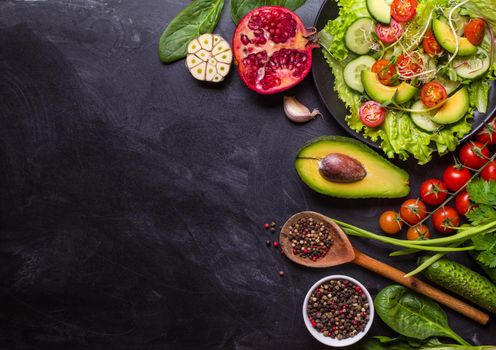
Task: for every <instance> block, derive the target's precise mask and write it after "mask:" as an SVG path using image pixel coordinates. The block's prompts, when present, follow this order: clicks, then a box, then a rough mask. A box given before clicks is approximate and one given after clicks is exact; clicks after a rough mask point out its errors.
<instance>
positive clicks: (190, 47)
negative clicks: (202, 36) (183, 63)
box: [188, 39, 201, 53]
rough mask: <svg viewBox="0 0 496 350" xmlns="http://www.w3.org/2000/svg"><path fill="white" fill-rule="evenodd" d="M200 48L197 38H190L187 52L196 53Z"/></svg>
mask: <svg viewBox="0 0 496 350" xmlns="http://www.w3.org/2000/svg"><path fill="white" fill-rule="evenodd" d="M200 49H201V45H200V42H199V41H198V39H194V40H191V42H190V43H189V44H188V53H196V52H198V51H199V50H200Z"/></svg>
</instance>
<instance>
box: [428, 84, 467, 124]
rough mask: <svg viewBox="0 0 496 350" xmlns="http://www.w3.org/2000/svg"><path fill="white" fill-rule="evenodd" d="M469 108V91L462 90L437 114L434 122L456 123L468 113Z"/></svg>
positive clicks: (449, 99) (449, 98)
mask: <svg viewBox="0 0 496 350" xmlns="http://www.w3.org/2000/svg"><path fill="white" fill-rule="evenodd" d="M468 107H469V97H468V91H467V89H466V88H465V87H464V88H461V89H460V90H458V91H457V92H455V93H454V94H453V95H452V96H450V97H448V100H447V101H446V103H445V104H444V105H442V106H441V108H439V110H438V111H437V112H436V114H435V115H434V117H433V118H432V121H433V122H434V123H437V124H451V123H456V122H457V121H459V120H460V119H462V118H463V116H464V115H465V114H466V113H467V111H468Z"/></svg>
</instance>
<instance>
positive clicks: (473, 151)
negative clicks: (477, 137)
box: [460, 141, 489, 169]
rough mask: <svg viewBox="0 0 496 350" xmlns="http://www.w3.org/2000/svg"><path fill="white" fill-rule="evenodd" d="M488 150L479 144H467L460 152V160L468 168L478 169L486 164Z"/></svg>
mask: <svg viewBox="0 0 496 350" xmlns="http://www.w3.org/2000/svg"><path fill="white" fill-rule="evenodd" d="M487 158H489V149H488V148H487V147H486V146H484V144H483V143H480V142H473V141H471V142H467V143H466V144H465V145H463V147H462V149H461V150H460V160H461V161H462V163H463V164H464V165H466V166H468V167H469V168H472V169H479V168H480V167H481V166H483V165H484V164H486V163H487Z"/></svg>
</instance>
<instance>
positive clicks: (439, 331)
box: [374, 285, 470, 345]
mask: <svg viewBox="0 0 496 350" xmlns="http://www.w3.org/2000/svg"><path fill="white" fill-rule="evenodd" d="M374 306H375V309H376V311H377V314H378V315H379V316H380V318H381V319H382V320H383V321H384V323H386V324H387V325H388V326H389V327H391V328H392V329H393V330H394V331H396V332H398V333H400V334H402V335H404V336H406V337H410V338H416V339H421V340H424V339H427V338H429V337H433V336H438V337H448V338H452V339H454V340H456V341H457V342H459V343H460V344H463V345H470V344H468V343H467V342H466V341H465V340H463V338H461V337H460V336H459V335H458V334H456V333H455V332H454V331H453V330H452V329H451V328H450V327H449V325H448V317H447V316H446V313H445V312H444V311H443V309H441V307H440V306H439V304H437V303H436V302H435V301H433V300H431V299H429V298H427V297H424V296H422V295H419V294H416V293H414V292H412V291H410V290H409V289H408V288H406V287H403V286H400V285H391V286H389V287H386V288H384V289H383V290H381V291H380V292H379V294H377V296H376V298H375V300H374Z"/></svg>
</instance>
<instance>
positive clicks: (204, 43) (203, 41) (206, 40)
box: [198, 34, 214, 51]
mask: <svg viewBox="0 0 496 350" xmlns="http://www.w3.org/2000/svg"><path fill="white" fill-rule="evenodd" d="M198 41H199V42H200V45H201V47H202V48H204V49H205V50H207V51H212V47H213V45H214V38H213V36H212V34H202V35H200V36H199V37H198Z"/></svg>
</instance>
